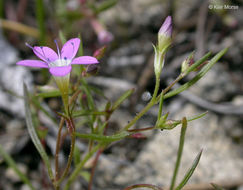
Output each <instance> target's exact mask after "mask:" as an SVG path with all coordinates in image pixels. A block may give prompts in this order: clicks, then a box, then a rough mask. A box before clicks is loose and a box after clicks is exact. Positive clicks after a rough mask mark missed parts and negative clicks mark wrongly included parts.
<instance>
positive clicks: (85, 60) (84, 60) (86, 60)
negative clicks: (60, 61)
mask: <svg viewBox="0 0 243 190" xmlns="http://www.w3.org/2000/svg"><path fill="white" fill-rule="evenodd" d="M97 63H99V61H98V60H97V59H96V58H95V57H92V56H81V57H77V58H75V59H74V60H73V61H72V62H71V64H84V65H88V64H97Z"/></svg>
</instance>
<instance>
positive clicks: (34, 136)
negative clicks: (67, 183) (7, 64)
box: [24, 84, 54, 180]
mask: <svg viewBox="0 0 243 190" xmlns="http://www.w3.org/2000/svg"><path fill="white" fill-rule="evenodd" d="M24 104H25V117H26V124H27V128H28V132H29V135H30V138H31V140H32V142H33V143H34V145H35V147H36V149H37V150H38V152H39V154H40V156H41V158H42V159H43V161H44V163H45V165H46V167H47V170H48V174H49V176H50V178H51V180H53V179H54V177H53V173H52V169H51V164H50V161H49V158H48V156H47V153H46V152H45V150H44V148H43V146H42V144H41V142H40V140H39V138H38V136H37V133H36V130H35V128H34V126H33V122H32V118H31V111H30V104H29V95H28V90H27V87H26V85H25V84H24Z"/></svg>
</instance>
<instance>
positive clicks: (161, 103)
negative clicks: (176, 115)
mask: <svg viewBox="0 0 243 190" xmlns="http://www.w3.org/2000/svg"><path fill="white" fill-rule="evenodd" d="M163 103H164V91H162V92H161V94H160V102H159V111H158V117H157V121H159V119H160V117H161V116H162V111H163Z"/></svg>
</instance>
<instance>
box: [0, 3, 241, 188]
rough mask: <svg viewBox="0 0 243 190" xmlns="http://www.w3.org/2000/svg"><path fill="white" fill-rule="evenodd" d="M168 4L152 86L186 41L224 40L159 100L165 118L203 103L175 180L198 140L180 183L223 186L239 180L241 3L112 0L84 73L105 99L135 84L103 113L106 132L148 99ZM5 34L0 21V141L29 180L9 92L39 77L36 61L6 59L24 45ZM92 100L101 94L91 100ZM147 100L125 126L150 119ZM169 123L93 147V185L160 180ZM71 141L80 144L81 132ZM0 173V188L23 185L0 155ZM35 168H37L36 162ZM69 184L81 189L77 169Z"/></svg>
mask: <svg viewBox="0 0 243 190" xmlns="http://www.w3.org/2000/svg"><path fill="white" fill-rule="evenodd" d="M221 4H222V5H234V8H232V7H231V9H229V8H227V9H226V8H223V9H221V10H219V9H218V8H217V6H219V5H221ZM210 5H213V6H216V7H213V8H212V7H210ZM236 7H238V8H236ZM168 14H171V15H172V17H173V29H174V31H173V46H172V48H171V49H170V50H169V52H168V53H167V57H166V63H165V67H164V70H163V72H162V75H161V85H162V87H165V86H166V85H167V84H168V83H169V82H170V81H171V80H172V79H174V78H175V77H176V76H177V75H178V73H179V71H180V64H181V63H182V61H183V60H184V59H185V58H186V57H187V56H188V55H189V53H190V52H191V51H193V50H196V59H197V58H199V57H201V56H202V55H203V54H204V53H206V52H208V51H211V52H212V53H213V54H215V53H217V52H218V51H220V50H221V49H223V48H225V47H230V49H229V51H228V52H227V54H226V55H225V56H224V57H223V58H222V59H221V60H220V62H218V63H217V64H216V65H215V66H214V67H213V68H212V70H211V71H210V72H209V73H208V74H207V75H206V76H205V77H204V78H203V79H201V80H200V81H199V82H198V83H197V84H196V85H195V86H193V87H192V88H190V90H188V91H186V92H184V93H182V94H181V95H179V96H176V97H174V98H173V99H170V100H168V101H167V102H166V103H165V108H164V110H165V111H166V112H167V111H169V112H170V117H172V118H173V119H180V118H182V117H183V116H191V115H195V114H198V113H202V112H204V111H206V110H208V114H207V115H206V116H205V117H204V118H202V119H199V120H196V121H193V122H190V124H189V127H188V129H187V134H186V140H185V147H184V153H183V156H182V165H181V168H180V172H179V176H178V180H180V179H181V178H182V177H183V174H184V173H185V172H186V170H187V169H188V168H189V167H190V165H191V163H192V162H193V159H194V158H195V156H196V154H197V153H198V152H199V151H200V150H201V149H203V155H202V158H201V160H200V163H199V165H198V168H197V169H196V171H195V173H194V175H193V176H192V178H191V179H190V181H189V185H188V186H187V187H186V188H185V189H192V190H193V189H195V190H197V189H198V190H199V189H200V190H201V189H212V188H211V187H210V183H211V182H213V183H216V184H218V185H221V186H223V187H225V188H226V189H237V190H242V189H243V148H242V147H243V146H242V145H243V125H242V124H243V117H242V116H243V95H242V94H243V83H242V80H243V64H242V60H243V3H242V2H241V1H240V0H239V1H237V0H235V1H205V0H181V1H179V0H178V1H176V0H174V1H162V0H149V1H148V0H120V1H118V3H117V5H116V6H115V7H113V8H112V9H110V10H107V11H105V12H104V13H102V14H101V15H99V19H100V20H101V21H102V22H103V23H105V25H106V27H107V29H108V30H109V31H110V32H111V33H112V34H113V35H114V40H113V42H112V43H111V45H110V46H109V48H108V52H107V54H106V56H105V57H104V58H103V59H102V61H101V65H100V66H101V67H100V71H99V74H98V75H97V76H95V77H92V78H89V80H88V81H89V83H90V84H92V85H95V86H97V87H99V88H100V89H103V90H104V93H105V95H106V96H107V97H109V98H110V99H112V100H115V99H116V98H117V97H119V95H120V94H121V93H122V92H124V91H125V90H127V89H130V88H134V87H135V88H136V92H135V94H134V95H133V97H132V98H131V99H130V101H127V102H125V103H124V104H123V106H122V108H121V109H120V110H117V111H116V112H115V114H114V115H113V117H112V122H111V124H110V128H109V132H110V133H112V132H114V131H116V130H118V129H119V128H121V127H122V126H124V125H125V124H126V123H127V122H128V121H129V120H131V118H132V117H133V116H134V115H135V114H136V112H138V111H139V110H141V108H142V107H143V106H144V105H145V104H146V102H148V100H149V98H150V96H151V95H150V94H151V93H152V91H153V85H154V75H153V64H152V62H153V48H152V43H156V38H157V32H158V30H159V28H160V26H161V24H162V22H163V20H164V18H165V17H166V16H167V15H168ZM82 33H83V39H84V42H85V43H86V44H88V43H91V42H92V39H91V37H90V36H89V33H88V32H82ZM11 39H12V38H11V36H10V35H9V34H7V31H4V30H3V29H1V33H0V50H1V51H0V89H1V90H0V143H1V145H3V146H4V148H5V150H6V151H8V152H9V153H10V154H11V155H12V156H13V158H14V159H15V160H16V161H17V163H18V166H19V168H20V169H21V171H23V172H25V173H28V175H29V176H30V178H31V179H32V181H33V182H34V185H36V186H37V187H38V186H39V185H40V184H41V182H40V171H41V170H43V169H42V168H43V164H42V163H41V162H40V159H39V157H38V155H37V152H36V151H35V150H34V147H33V145H32V143H31V141H30V139H29V136H28V133H27V129H26V126H25V121H24V108H23V100H22V99H21V98H19V97H16V94H17V95H21V92H22V81H25V82H26V83H27V84H28V86H29V87H31V86H32V88H33V85H34V84H40V83H41V82H42V80H41V79H42V78H41V76H40V74H38V73H39V72H38V71H36V70H30V69H29V68H24V67H17V66H16V65H15V63H16V62H17V61H18V60H20V59H21V58H23V56H26V55H24V54H23V51H22V50H21V51H20V50H19V45H18V44H17V45H16V43H13V42H12V41H11ZM21 43H24V42H21ZM85 51H87V52H88V51H89V50H85ZM190 77H192V76H189V78H190ZM186 80H188V79H185V80H184V81H183V82H185V81H186ZM48 103H49V104H50V105H51V106H52V107H55V105H56V103H55V100H53V101H49V102H48ZM97 103H100V104H102V102H99V101H98V100H97ZM157 110H158V107H156V106H155V107H154V108H153V109H152V110H150V112H149V113H148V114H147V115H145V116H144V117H143V118H142V119H141V120H140V121H139V122H138V124H137V125H136V126H135V127H138V128H142V127H148V126H152V125H153V123H154V122H155V120H156V116H157V115H156V113H157ZM42 119H43V121H44V123H46V125H47V126H48V125H50V124H49V123H48V122H49V121H48V120H47V119H46V118H45V117H44V116H42ZM49 130H50V131H51V132H50V135H48V136H47V147H48V148H49V149H50V152H52V151H53V150H54V147H55V135H53V134H55V133H56V132H55V130H54V129H50V128H49ZM179 132H180V127H177V128H175V129H173V130H170V131H149V132H146V133H144V134H145V135H146V137H147V138H146V139H140V140H138V139H136V140H135V139H128V140H123V141H120V142H118V143H115V144H114V145H113V146H111V147H109V148H108V149H107V150H106V151H105V152H104V153H103V154H102V155H101V157H100V160H99V164H98V168H97V171H96V173H95V181H94V187H93V190H101V189H106V190H119V189H122V188H125V187H126V186H128V185H131V184H136V183H151V184H155V185H159V186H162V187H165V188H166V187H168V186H169V184H170V179H171V176H172V172H173V169H174V163H175V159H176V152H177V147H178V140H179ZM79 146H80V149H81V150H84V148H85V147H84V144H83V143H82V142H80V144H79ZM62 156H63V157H64V152H63V155H62ZM33 158H35V159H33ZM86 169H87V170H89V169H90V166H89V165H87V166H86ZM0 174H1V178H0V189H4V190H13V189H20V190H25V189H28V188H27V187H26V186H25V185H22V184H21V182H20V179H19V178H18V176H16V174H15V173H14V172H13V170H12V169H10V168H7V167H6V165H5V164H4V163H3V160H2V158H1V157H0ZM41 175H45V174H44V172H42V174H41ZM45 183H46V182H42V184H45ZM39 189H41V187H39ZM46 189H48V187H46ZM73 189H74V190H78V189H87V182H86V181H85V180H84V179H80V181H79V182H77V183H76V184H75V186H74V188H73Z"/></svg>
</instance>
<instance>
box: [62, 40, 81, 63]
mask: <svg viewBox="0 0 243 190" xmlns="http://www.w3.org/2000/svg"><path fill="white" fill-rule="evenodd" d="M79 44H80V39H78V38H72V39H70V40H68V41H67V42H66V43H65V44H64V45H63V47H62V51H61V58H62V59H73V58H74V57H75V55H76V53H77V51H78V48H79Z"/></svg>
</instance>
